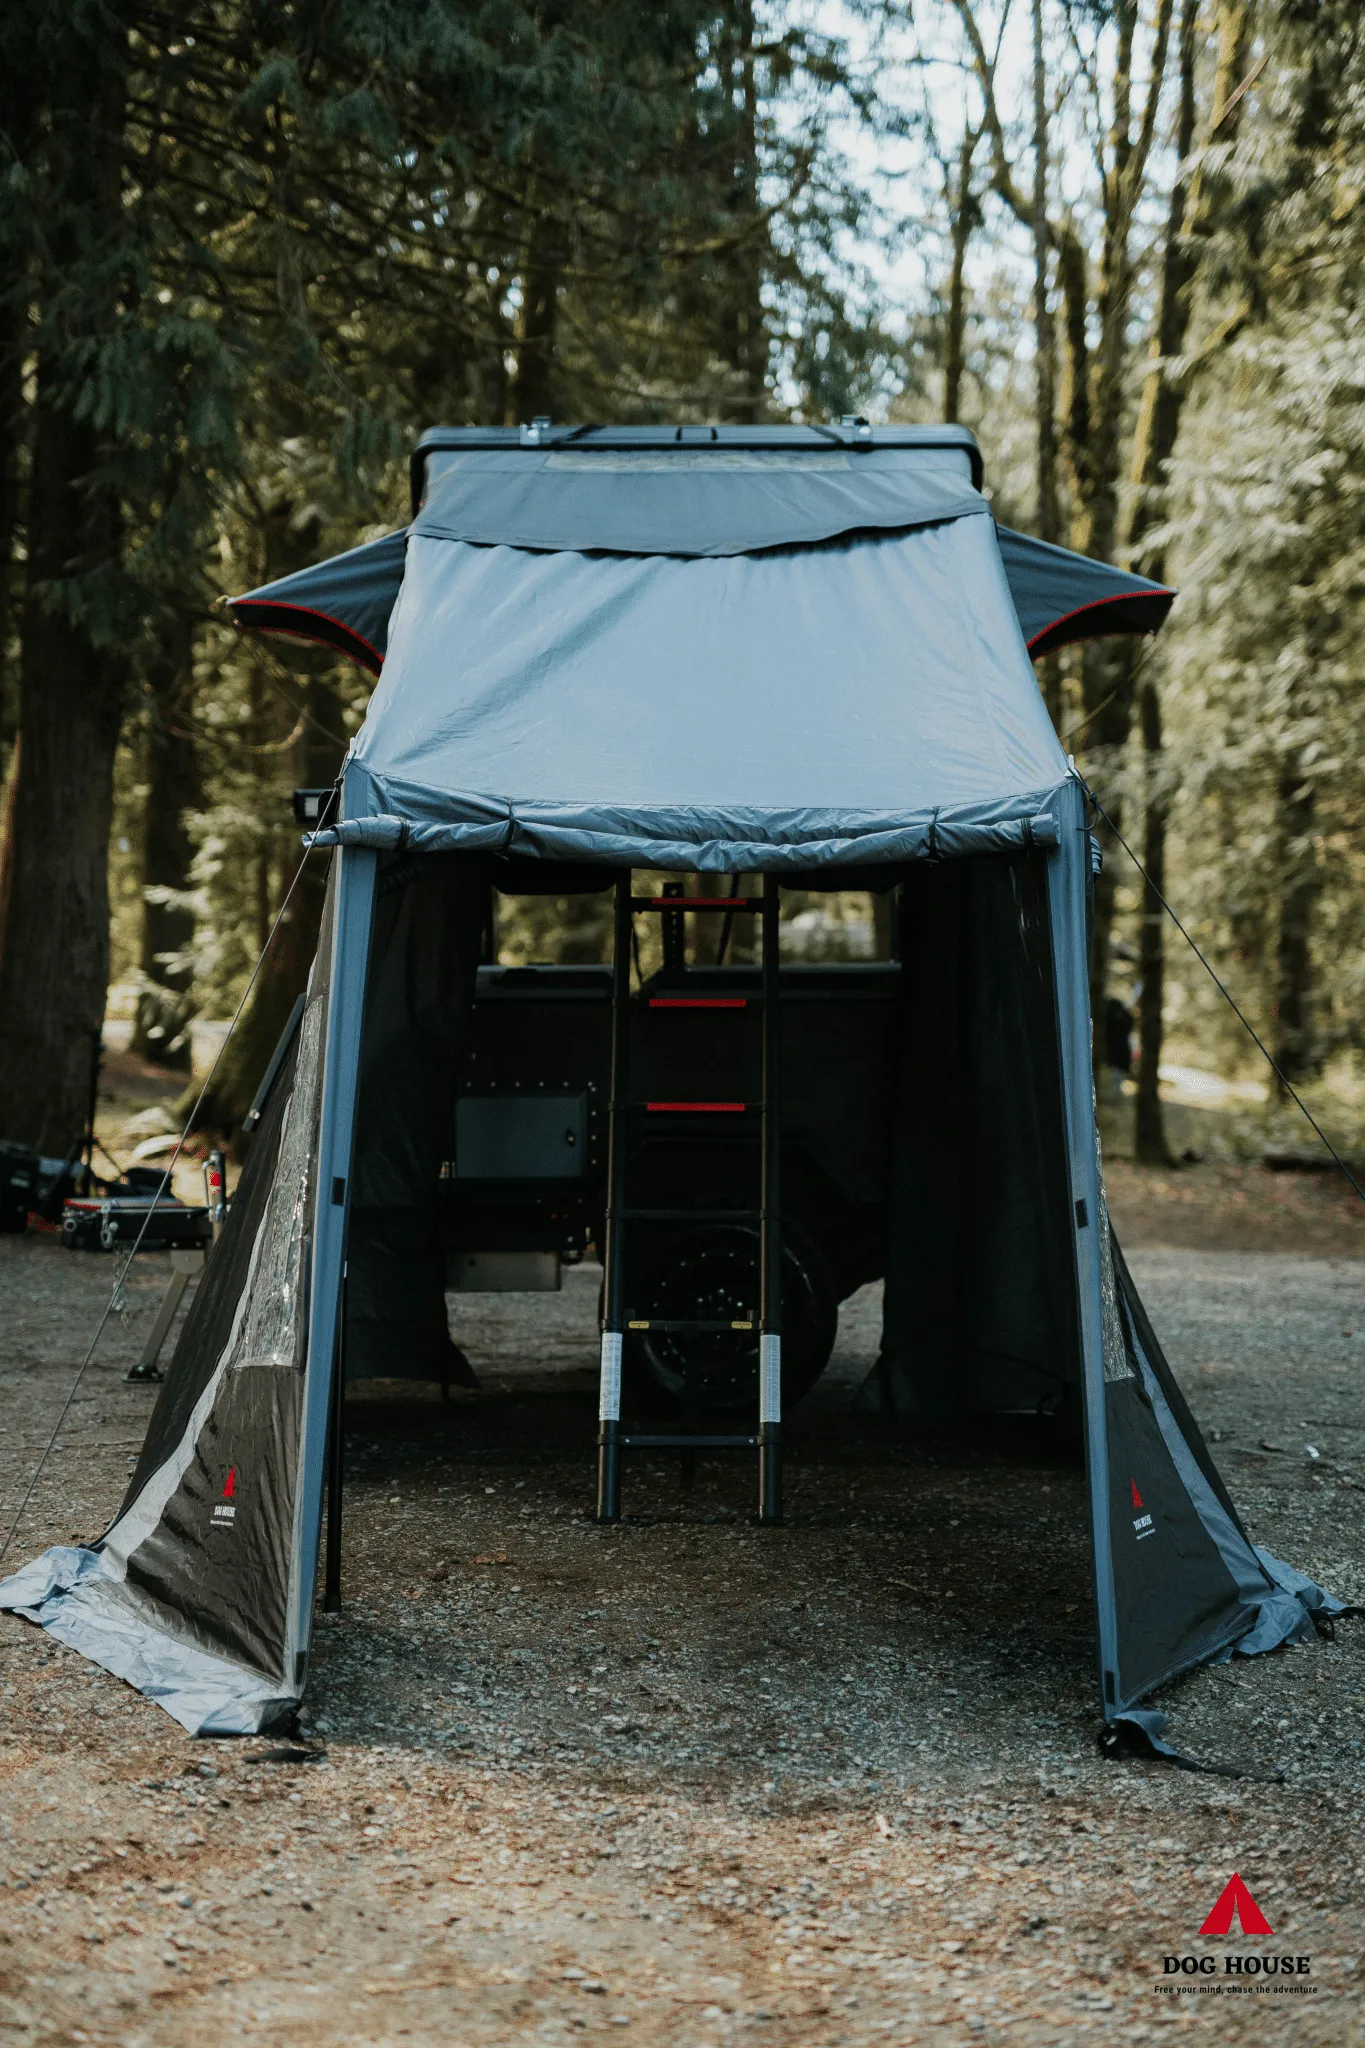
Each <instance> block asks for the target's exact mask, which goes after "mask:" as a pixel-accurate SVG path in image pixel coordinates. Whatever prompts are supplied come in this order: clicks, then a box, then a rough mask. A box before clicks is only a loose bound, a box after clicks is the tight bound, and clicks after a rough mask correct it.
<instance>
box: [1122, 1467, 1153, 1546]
mask: <svg viewBox="0 0 1365 2048" xmlns="http://www.w3.org/2000/svg"><path fill="white" fill-rule="evenodd" d="M1128 1490H1129V1492H1130V1493H1131V1494H1132V1496H1133V1506H1134V1507H1135V1508H1138V1509H1139V1510H1140V1509H1141V1507H1142V1495H1141V1494H1140V1493H1139V1492H1138V1483H1137V1481H1136V1479H1130V1480H1129V1481H1128ZM1133 1531H1134V1534H1135V1535H1136V1537H1137V1540H1138V1542H1139V1543H1141V1541H1142V1539H1143V1537H1144V1536H1155V1534H1156V1523H1155V1522H1154V1521H1153V1520H1152V1517H1151V1516H1150V1515H1144V1514H1142V1513H1138V1514H1137V1515H1135V1516H1134V1518H1133Z"/></svg>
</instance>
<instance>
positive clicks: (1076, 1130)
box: [1047, 777, 1119, 1720]
mask: <svg viewBox="0 0 1365 2048" xmlns="http://www.w3.org/2000/svg"><path fill="white" fill-rule="evenodd" d="M1057 811H1058V819H1059V823H1060V825H1061V844H1060V846H1059V847H1058V849H1057V851H1056V852H1055V853H1052V854H1049V855H1048V856H1047V862H1048V898H1049V909H1050V914H1051V926H1052V969H1053V976H1054V987H1055V991H1056V999H1057V1036H1058V1040H1059V1043H1060V1046H1061V1054H1062V1088H1063V1092H1064V1094H1065V1097H1066V1101H1065V1115H1066V1133H1067V1156H1068V1165H1069V1168H1070V1181H1071V1228H1072V1233H1073V1238H1072V1241H1073V1243H1074V1245H1075V1248H1076V1264H1075V1272H1076V1292H1077V1300H1078V1303H1079V1308H1080V1326H1081V1328H1080V1335H1081V1383H1082V1392H1083V1395H1084V1405H1085V1463H1086V1477H1087V1481H1088V1485H1089V1493H1090V1546H1091V1562H1092V1565H1093V1568H1094V1573H1095V1612H1096V1617H1097V1620H1098V1624H1099V1627H1098V1635H1099V1652H1100V1711H1101V1713H1102V1714H1103V1716H1104V1718H1105V1720H1108V1719H1109V1718H1110V1717H1111V1715H1112V1714H1113V1712H1114V1709H1115V1706H1116V1704H1117V1701H1118V1686H1119V1668H1118V1618H1117V1614H1116V1611H1115V1605H1114V1567H1113V1552H1112V1545H1111V1539H1110V1528H1109V1437H1108V1430H1107V1426H1106V1424H1107V1417H1106V1407H1105V1381H1104V1308H1103V1297H1102V1293H1101V1279H1100V1256H1101V1249H1102V1247H1101V1244H1100V1227H1099V1162H1098V1159H1097V1156H1096V1149H1095V1081H1094V1073H1093V1069H1092V1064H1091V1044H1090V1034H1091V1020H1090V973H1089V964H1090V963H1089V947H1088V943H1087V940H1088V901H1089V886H1090V831H1089V826H1088V823H1087V820H1086V809H1085V794H1084V791H1083V790H1082V788H1081V785H1080V783H1079V782H1078V781H1076V779H1075V778H1074V777H1073V778H1072V779H1071V780H1070V781H1069V782H1068V783H1067V784H1066V786H1065V788H1064V789H1063V790H1062V791H1061V792H1060V794H1059V796H1058V801H1057Z"/></svg>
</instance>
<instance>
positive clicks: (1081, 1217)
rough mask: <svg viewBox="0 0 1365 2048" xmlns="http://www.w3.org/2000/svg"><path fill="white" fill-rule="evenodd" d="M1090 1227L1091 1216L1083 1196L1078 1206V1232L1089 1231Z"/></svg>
mask: <svg viewBox="0 0 1365 2048" xmlns="http://www.w3.org/2000/svg"><path fill="white" fill-rule="evenodd" d="M1089 1227H1090V1215H1089V1212H1088V1210H1087V1209H1086V1206H1085V1197H1084V1195H1082V1197H1081V1199H1080V1200H1079V1201H1078V1202H1077V1204H1076V1228H1077V1230H1088V1229H1089Z"/></svg>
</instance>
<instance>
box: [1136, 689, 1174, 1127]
mask: <svg viewBox="0 0 1365 2048" xmlns="http://www.w3.org/2000/svg"><path fill="white" fill-rule="evenodd" d="M1140 712H1141V720H1142V759H1143V778H1144V779H1143V795H1144V812H1145V816H1144V821H1143V838H1142V865H1143V866H1144V867H1145V868H1146V870H1147V875H1148V880H1149V883H1150V885H1151V886H1150V887H1148V888H1147V889H1146V890H1145V891H1144V898H1143V905H1142V926H1141V930H1140V932H1139V936H1138V975H1139V977H1140V979H1141V983H1142V994H1141V996H1140V997H1139V998H1138V1075H1137V1104H1136V1113H1135V1116H1134V1122H1133V1150H1134V1154H1135V1156H1136V1157H1137V1158H1138V1159H1139V1160H1141V1161H1142V1162H1143V1164H1144V1165H1147V1166H1165V1165H1168V1164H1169V1162H1170V1152H1169V1151H1168V1149H1167V1145H1166V1124H1165V1119H1164V1117H1163V1114H1162V1108H1161V1040H1162V1032H1161V1018H1162V1010H1163V1007H1164V1005H1165V1001H1166V947H1165V925H1164V920H1165V916H1166V913H1165V911H1164V910H1163V909H1162V907H1161V902H1160V898H1161V897H1162V896H1164V895H1165V894H1166V810H1167V796H1166V791H1165V788H1164V787H1163V784H1162V776H1163V773H1164V764H1163V760H1162V744H1161V695H1160V692H1159V691H1158V689H1157V685H1156V682H1155V680H1154V679H1152V678H1151V677H1149V678H1148V679H1147V681H1146V682H1145V683H1144V684H1143V687H1142V694H1141V699H1140Z"/></svg>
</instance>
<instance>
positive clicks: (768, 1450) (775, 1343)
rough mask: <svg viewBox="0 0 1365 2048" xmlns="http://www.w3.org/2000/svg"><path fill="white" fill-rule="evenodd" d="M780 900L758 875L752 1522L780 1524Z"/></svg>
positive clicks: (769, 878) (771, 880)
mask: <svg viewBox="0 0 1365 2048" xmlns="http://www.w3.org/2000/svg"><path fill="white" fill-rule="evenodd" d="M780 920H781V898H780V893H779V890H778V883H777V876H776V875H765V876H764V877H763V1109H762V1118H763V1130H762V1147H761V1149H762V1168H761V1173H762V1192H761V1194H760V1197H759V1211H760V1222H759V1229H760V1257H759V1324H758V1327H759V1339H758V1519H759V1521H760V1522H761V1523H763V1524H765V1525H767V1526H771V1525H773V1524H775V1523H778V1522H780V1521H781V1520H782V1105H781V1070H780V1044H781V1031H780V1024H781V1012H780V1008H779V1001H780V984H779V976H778V967H779V958H780V952H779V947H780V938H781V922H780Z"/></svg>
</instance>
